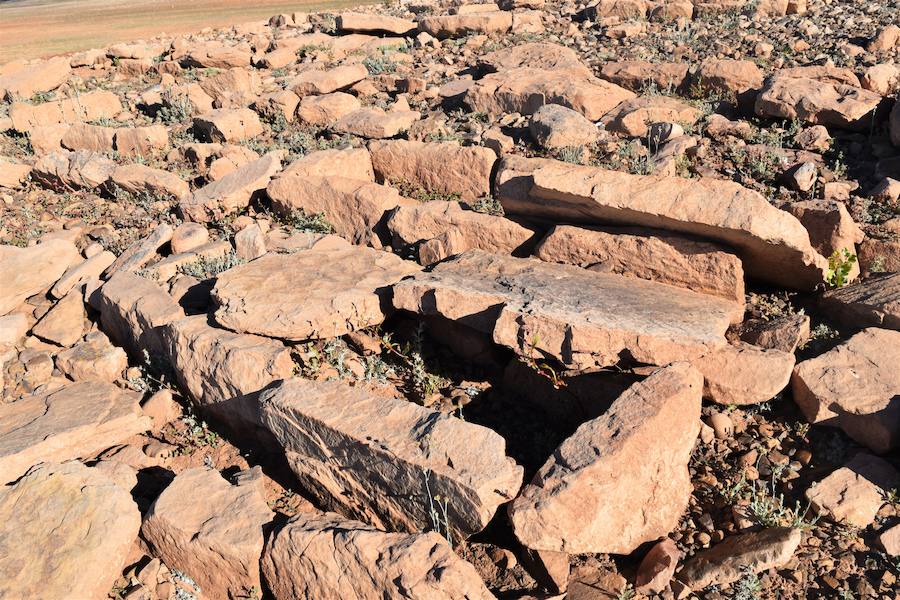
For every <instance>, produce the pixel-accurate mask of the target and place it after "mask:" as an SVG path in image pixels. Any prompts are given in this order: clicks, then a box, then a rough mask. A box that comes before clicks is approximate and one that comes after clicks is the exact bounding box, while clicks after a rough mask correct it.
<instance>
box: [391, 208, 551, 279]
mask: <svg viewBox="0 0 900 600" xmlns="http://www.w3.org/2000/svg"><path fill="white" fill-rule="evenodd" d="M387 228H388V230H389V231H390V232H391V238H392V240H393V246H394V248H395V249H398V250H399V249H401V248H404V247H406V246H411V245H415V244H427V243H428V242H430V241H432V240H437V241H442V240H445V239H447V238H448V236H455V240H454V243H453V245H452V252H450V253H447V254H444V253H437V254H436V253H435V252H433V251H431V250H433V247H434V246H435V244H431V246H429V248H431V250H429V249H424V250H423V248H422V247H421V246H420V248H419V262H420V263H421V264H423V265H426V264H431V263H432V262H436V261H437V260H442V259H444V258H447V256H451V255H452V254H459V253H460V252H465V251H466V250H470V249H472V248H477V249H479V250H484V251H486V252H496V253H507V254H509V253H512V252H515V251H516V250H519V249H520V248H522V247H523V246H525V245H526V244H527V242H528V241H529V240H531V239H532V238H533V237H534V235H535V234H534V232H533V231H532V230H531V229H528V228H526V227H523V226H521V225H519V224H518V223H515V222H514V221H510V220H509V219H505V218H503V217H497V216H493V215H486V214H482V213H479V212H475V211H472V210H464V209H463V208H462V206H460V204H459V203H458V202H440V201H434V202H426V203H424V204H414V205H410V206H401V207H398V208H397V209H396V210H395V211H394V212H393V213H392V214H391V216H390V218H389V219H388V221H387Z"/></svg>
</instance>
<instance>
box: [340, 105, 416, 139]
mask: <svg viewBox="0 0 900 600" xmlns="http://www.w3.org/2000/svg"><path fill="white" fill-rule="evenodd" d="M421 116H422V115H421V114H420V113H418V112H417V111H414V110H399V111H387V112H385V111H384V110H382V109H380V108H378V107H377V106H367V107H364V108H360V109H359V110H355V111H353V112H351V113H347V114H346V115H344V116H343V117H341V118H340V119H338V120H337V121H335V122H334V123H333V124H332V125H331V129H332V130H333V131H336V132H337V133H348V134H352V135H358V136H359V137H362V138H366V139H370V140H378V139H386V138H392V137H396V136H398V135H399V134H401V133H402V132H404V131H406V130H408V129H409V128H410V127H411V126H412V124H413V123H415V122H416V121H418V120H419V118H420V117H421Z"/></svg>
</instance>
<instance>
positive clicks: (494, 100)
mask: <svg viewBox="0 0 900 600" xmlns="http://www.w3.org/2000/svg"><path fill="white" fill-rule="evenodd" d="M634 97H635V94H634V92H631V91H629V90H626V89H625V88H620V87H619V86H617V85H616V84H614V83H610V82H608V81H605V80H603V79H597V78H596V77H589V76H586V75H585V74H584V73H583V72H582V70H580V69H576V70H563V69H559V70H543V69H535V68H532V67H520V68H517V69H509V70H506V71H502V72H500V73H491V74H489V75H486V76H485V77H483V78H482V79H479V80H478V81H476V82H475V83H474V84H472V85H471V86H469V88H468V90H467V91H466V93H465V98H464V101H465V103H466V104H467V105H468V107H469V108H470V109H471V110H473V111H481V112H485V113H488V114H493V115H497V114H501V115H502V114H504V113H513V112H517V113H519V114H523V115H530V114H532V113H533V112H535V111H536V110H537V109H538V108H540V107H541V106H543V105H545V104H561V105H562V106H565V107H567V108H571V109H573V110H577V111H578V112H580V113H581V114H582V115H584V116H585V117H587V118H588V119H590V120H591V121H596V120H598V119H600V117H602V116H603V115H605V114H606V113H608V112H609V111H611V110H612V109H613V108H615V107H616V106H617V105H618V104H619V103H621V102H624V101H626V100H630V99H632V98H634Z"/></svg>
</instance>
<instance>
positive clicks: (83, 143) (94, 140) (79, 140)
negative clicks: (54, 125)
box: [60, 123, 116, 152]
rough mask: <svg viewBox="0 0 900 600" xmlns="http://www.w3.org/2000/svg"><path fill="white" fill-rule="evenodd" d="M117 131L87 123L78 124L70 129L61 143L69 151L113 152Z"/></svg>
mask: <svg viewBox="0 0 900 600" xmlns="http://www.w3.org/2000/svg"><path fill="white" fill-rule="evenodd" d="M115 137H116V130H115V129H114V128H112V127H100V126H98V125H88V124H86V123H76V124H74V125H72V126H70V127H69V129H68V130H67V131H66V133H65V134H64V135H63V136H62V139H61V140H60V143H61V144H62V146H63V148H65V149H67V150H89V151H91V152H112V149H113V145H114V143H115Z"/></svg>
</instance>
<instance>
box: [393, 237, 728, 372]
mask: <svg viewBox="0 0 900 600" xmlns="http://www.w3.org/2000/svg"><path fill="white" fill-rule="evenodd" d="M394 306H395V308H398V309H403V310H408V311H410V312H414V313H418V314H423V315H440V316H443V317H445V318H448V319H451V320H455V321H459V322H461V323H463V324H465V325H468V326H470V327H472V328H474V329H476V330H479V331H483V332H485V333H489V334H492V335H493V339H494V341H495V342H496V343H498V344H501V345H504V346H507V347H509V348H511V349H513V350H514V351H515V352H517V353H518V354H520V355H523V356H532V355H540V354H543V355H547V356H552V357H554V358H556V359H557V360H559V361H560V362H562V363H563V364H564V365H566V366H567V367H574V368H588V367H594V366H608V365H612V364H615V363H617V362H619V360H620V359H622V358H627V357H630V358H632V359H634V360H635V361H637V362H641V363H645V364H657V365H662V364H667V363H669V362H672V361H675V360H687V359H692V358H697V357H699V356H702V355H704V354H706V353H708V352H710V351H711V350H714V349H716V348H719V347H722V346H723V345H724V344H725V337H724V334H725V330H726V329H727V328H728V325H729V323H730V322H732V321H733V320H734V318H735V311H740V310H741V309H740V308H739V307H738V306H737V305H736V304H735V303H734V302H728V301H726V300H722V299H720V298H715V297H713V296H707V295H704V294H697V293H694V292H691V291H689V290H682V289H680V288H676V287H672V286H668V285H664V284H660V283H654V282H651V281H642V280H640V279H635V278H631V277H623V276H621V275H609V274H605V273H594V272H591V271H587V270H585V269H581V268H579V267H574V266H570V265H558V264H550V263H545V262H543V261H539V260H536V259H525V258H513V257H510V256H504V255H495V254H488V253H486V252H482V251H480V250H471V251H468V252H466V253H464V254H462V255H460V256H458V257H456V258H453V259H449V260H447V261H445V262H443V263H441V264H439V265H437V266H436V267H435V268H434V269H433V270H432V271H431V272H428V273H419V274H417V275H416V276H415V277H412V278H409V279H406V280H404V281H401V282H400V283H398V284H397V285H395V286H394Z"/></svg>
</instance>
